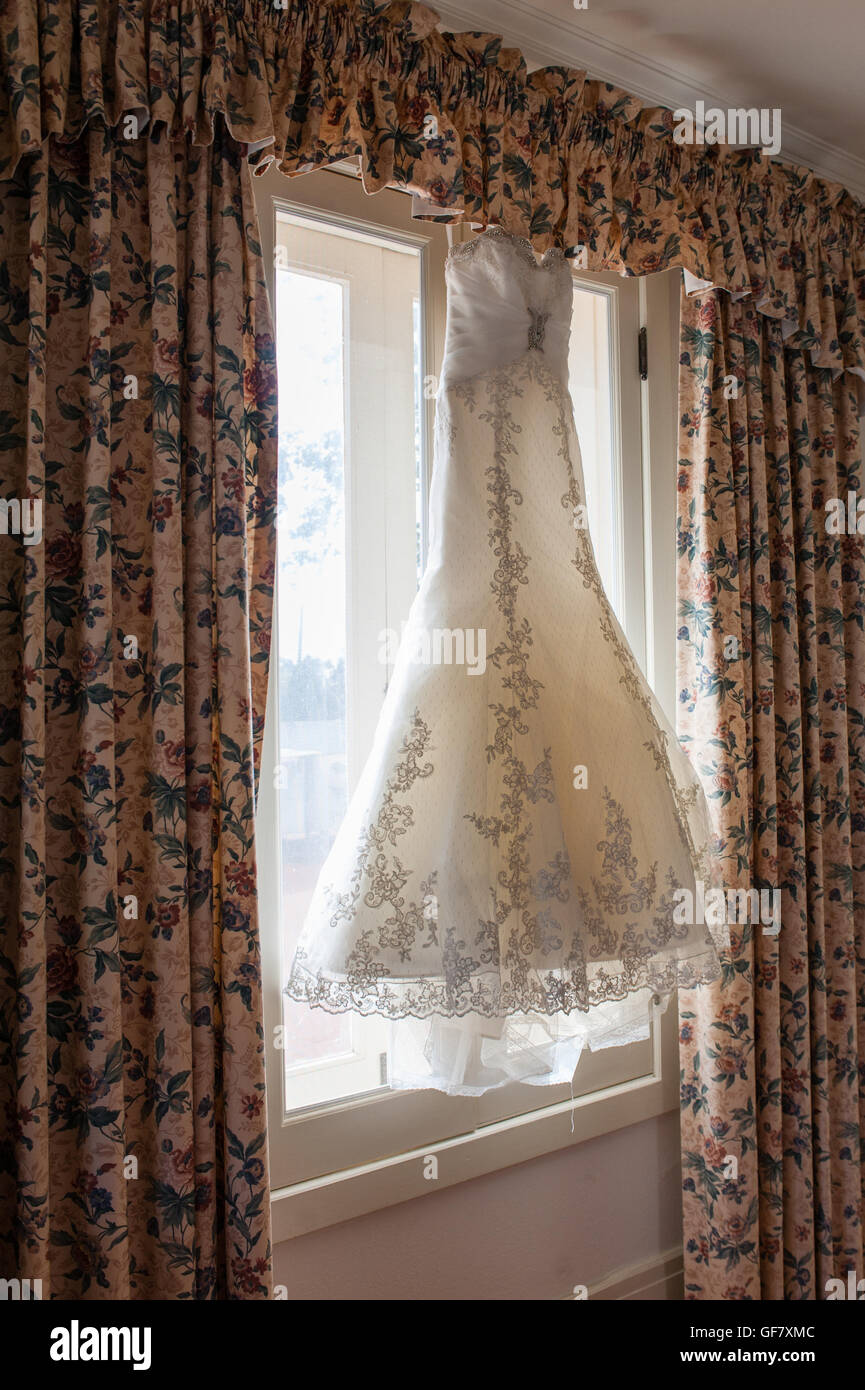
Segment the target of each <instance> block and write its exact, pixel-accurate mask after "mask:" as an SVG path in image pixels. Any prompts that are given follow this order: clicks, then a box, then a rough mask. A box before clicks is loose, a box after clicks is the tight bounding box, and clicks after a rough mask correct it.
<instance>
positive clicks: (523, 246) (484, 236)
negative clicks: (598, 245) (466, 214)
mask: <svg viewBox="0 0 865 1390" xmlns="http://www.w3.org/2000/svg"><path fill="white" fill-rule="evenodd" d="M485 241H502V242H504V243H506V244H507V245H510V246H512V247H513V248H514V250H515V251H516V252H517V254H518V255H519V256H520V258H521V259H522V260H523V261H525V263H526V265H529V266H531V267H532V269H533V270H546V269H548V268H549V267H550V266H551V265H558V264H560V263H561V262H562V261H564V260H565V253H564V251H562V250H561V249H560V248H559V247H558V246H551V247H549V248H548V249H547V250H546V251H545V252H544V253H543V255H542V256H541V258H540V260H539V259H538V257H537V256H536V255H535V251H534V247H533V246H532V243H531V242H530V241H529V239H528V237H524V236H519V235H518V234H517V233H516V232H509V231H508V230H507V228H506V227H500V226H499V225H498V223H494V224H493V225H492V226H491V227H485V228H484V230H483V231H482V232H480V233H479V234H478V235H477V236H476V237H472V239H471V241H464V242H461V243H460V244H459V245H458V246H452V247H451V249H450V250H449V251H448V254H447V259H448V261H456V260H464V259H466V258H467V257H469V256H472V255H474V253H475V252H476V250H477V248H478V247H479V246H480V245H482V244H483V243H484V242H485Z"/></svg>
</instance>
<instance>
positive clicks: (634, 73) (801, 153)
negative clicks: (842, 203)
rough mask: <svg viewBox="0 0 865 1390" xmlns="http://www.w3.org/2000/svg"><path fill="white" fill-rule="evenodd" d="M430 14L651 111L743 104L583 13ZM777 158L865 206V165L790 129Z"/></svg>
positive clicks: (510, 8) (480, 1)
mask: <svg viewBox="0 0 865 1390" xmlns="http://www.w3.org/2000/svg"><path fill="white" fill-rule="evenodd" d="M430 8H431V9H434V10H435V11H436V13H437V14H438V15H439V16H440V18H441V21H442V22H441V24H440V26H439V27H440V28H443V29H450V30H456V31H457V32H459V31H460V30H472V29H480V30H482V31H484V32H488V33H493V34H501V35H502V36H503V38H504V39H505V41H506V43H507V44H508V45H513V46H515V47H517V48H519V49H520V50H521V51H522V53H523V55H524V57H525V59H526V63H527V64H528V66H529V68H535V67H551V66H561V65H565V66H567V67H573V68H584V69H585V70H586V71H587V72H588V73H589V75H590V76H591V77H597V78H599V79H600V80H601V81H603V82H610V83H612V84H613V86H615V87H621V88H622V89H623V90H624V91H626V92H630V93H632V95H633V96H635V97H639V98H640V100H641V101H645V102H648V103H649V104H650V105H652V106H668V107H672V108H676V107H683V108H687V109H688V110H691V111H693V110H694V107H695V104H696V102H697V101H698V100H702V101H704V102H705V103H706V105H707V106H718V107H721V108H722V109H723V110H726V109H727V108H728V107H730V106H740V105H741V104H742V103H741V102H730V101H729V100H728V99H727V98H726V97H725V96H724V94H723V93H722V92H717V91H713V90H712V89H711V88H708V87H706V86H705V85H704V84H702V83H697V82H695V81H693V79H691V78H689V77H688V76H686V75H685V74H684V73H682V72H678V71H676V70H675V69H674V68H671V67H667V66H666V65H665V64H663V63H659V62H657V61H656V60H655V59H651V58H646V57H645V56H644V55H643V54H642V53H639V52H637V51H636V50H634V49H629V48H626V47H625V46H624V45H623V44H617V43H611V42H610V40H609V39H603V38H600V37H599V36H597V35H595V34H592V33H590V32H589V30H588V27H587V23H586V22H583V21H584V12H580V13H579V15H577V14H575V19H576V21H577V22H576V24H565V23H564V21H563V20H561V19H558V18H556V16H555V15H550V14H546V13H545V12H544V11H543V10H538V9H536V8H535V6H534V5H531V4H529V3H528V0H526V2H525V3H523V0H469V2H468V3H467V0H462V3H459V0H457V3H451V0H447V3H445V4H439V3H437V0H433V3H432V4H431V5H430ZM779 157H780V158H781V159H783V160H785V161H786V162H787V163H789V164H801V165H804V166H805V167H806V168H808V169H813V170H814V172H815V174H818V175H819V177H820V178H824V179H830V180H831V181H832V182H834V183H841V184H843V185H844V186H845V188H847V189H848V190H849V192H851V193H853V194H855V196H856V197H857V198H862V199H865V160H863V159H859V158H858V157H857V156H856V155H851V154H848V153H847V151H846V150H842V149H839V148H838V147H837V146H835V145H830V144H829V143H828V141H826V140H821V139H820V138H819V136H815V135H809V134H808V132H807V131H804V130H800V129H799V128H798V127H797V126H793V125H790V123H789V122H788V121H784V122H783V125H782V143H781V154H780V156H779Z"/></svg>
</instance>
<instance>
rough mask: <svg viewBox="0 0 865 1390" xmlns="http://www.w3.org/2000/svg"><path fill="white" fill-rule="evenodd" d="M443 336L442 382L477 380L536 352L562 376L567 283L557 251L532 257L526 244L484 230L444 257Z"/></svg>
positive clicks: (499, 232)
mask: <svg viewBox="0 0 865 1390" xmlns="http://www.w3.org/2000/svg"><path fill="white" fill-rule="evenodd" d="M446 275H447V294H448V306H447V332H446V336H445V353H444V362H443V365H442V384H443V386H445V387H448V386H453V385H455V383H456V382H458V381H465V380H467V379H468V378H469V377H472V376H477V375H478V373H479V372H486V371H490V370H492V369H494V368H497V367H503V366H506V365H507V364H508V363H510V362H515V361H517V359H518V358H520V357H522V356H523V355H524V354H525V353H526V352H528V351H536V352H540V353H542V354H543V356H544V361H545V364H546V366H547V367H548V368H549V369H550V371H551V372H553V373H554V374H555V375H556V376H557V377H558V378H559V380H560V381H563V382H567V379H568V339H569V337H570V326H571V304H572V300H573V279H572V277H571V271H570V267H569V266H568V263H567V261H566V260H565V257H564V255H563V253H562V252H561V251H559V250H556V249H553V250H550V251H546V252H545V253H544V255H543V257H542V258H541V260H540V261H538V260H536V259H535V253H534V251H533V250H532V247H531V243H530V242H528V241H527V240H526V239H525V238H524V237H519V236H514V235H513V233H511V232H506V231H505V230H504V228H503V227H488V228H487V229H486V231H484V232H482V233H481V234H480V236H477V237H475V238H474V240H473V241H469V242H465V243H464V244H463V245H461V246H455V247H454V248H453V249H452V250H451V252H450V254H449V255H448V260H447V267H446Z"/></svg>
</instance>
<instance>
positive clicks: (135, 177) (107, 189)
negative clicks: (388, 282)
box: [0, 34, 276, 1299]
mask: <svg viewBox="0 0 865 1390" xmlns="http://www.w3.org/2000/svg"><path fill="white" fill-rule="evenodd" d="M6 42H7V45H8V43H9V35H8V34H7V35H6ZM49 76H50V75H49ZM43 81H46V83H47V85H49V86H50V85H51V83H50V80H49V78H47V77H46V75H45V74H43ZM127 131H128V135H129V138H126V137H125V136H124V133H123V131H122V129H120V128H118V129H117V130H112V129H109V128H108V127H107V126H106V124H105V121H104V120H103V119H101V118H97V117H94V118H93V119H92V120H91V121H90V122H89V123H88V124H87V125H86V127H85V128H84V129H83V130H82V132H81V133H80V134H78V135H77V136H76V137H75V138H73V139H69V140H63V139H62V138H59V137H58V138H54V137H52V138H51V139H50V140H48V139H46V140H44V141H43V142H42V143H40V144H39V145H38V146H36V147H33V146H31V147H30V148H29V149H28V151H27V153H26V154H25V155H24V156H22V158H21V159H20V160H19V162H18V163H17V166H16V168H15V170H14V172H13V173H12V174H11V176H10V177H7V178H6V180H5V181H3V182H2V183H0V343H2V351H3V371H2V374H0V496H3V497H4V498H6V499H9V498H13V499H18V500H24V501H25V502H26V499H28V498H30V499H34V500H36V501H38V502H39V503H40V504H41V507H42V528H43V534H42V537H41V541H38V543H37V541H36V538H35V536H32V537H31V538H29V539H28V538H27V537H26V536H24V535H21V534H19V535H14V534H8V535H0V1107H2V1114H3V1122H2V1133H3V1138H2V1147H0V1251H2V1256H0V1259H2V1274H3V1275H4V1276H7V1277H10V1276H12V1277H14V1276H17V1277H25V1278H27V1277H30V1278H37V1279H42V1280H43V1297H48V1296H49V1294H50V1296H52V1297H55V1298H93V1297H98V1298H105V1297H112V1298H121V1299H126V1298H142V1299H144V1298H156V1297H159V1298H210V1297H224V1298H256V1297H266V1296H268V1293H269V1291H270V1249H269V1224H268V1223H269V1205H268V1183H267V1163H266V1142H265V1112H264V1065H263V1031H262V1024H261V999H260V974H259V949H258V937H257V924H256V898H255V854H254V839H253V810H254V802H255V766H256V760H257V757H258V750H259V744H260V738H261V732H262V723H263V714H264V707H265V685H266V680H267V658H268V646H269V636H270V612H271V595H272V581H273V549H274V508H275V462H276V459H275V448H276V433H275V367H274V350H273V342H272V337H271V326H270V318H269V309H268V304H267V299H266V293H265V284H264V276H263V273H262V265H261V260H260V254H259V250H258V243H257V235H256V216H255V208H254V203H253V200H252V196H251V185H250V179H249V171H248V169H247V167H246V162H245V155H246V151H245V149H244V148H243V146H240V145H238V143H237V142H236V141H235V140H234V139H233V138H231V137H230V136H229V135H228V134H227V133H226V132H225V130H224V128H223V126H222V124H221V123H220V124H218V125H217V127H216V129H215V130H214V132H213V136H212V140H211V143H209V144H207V145H195V144H192V143H188V142H187V140H185V139H183V138H180V139H176V140H172V139H170V138H168V137H167V135H166V133H165V131H164V129H163V130H160V129H159V128H158V127H153V126H151V127H148V128H146V129H144V130H143V131H138V133H137V136H136V134H135V133H134V128H133V127H131V126H128V127H127ZM13 521H14V517H13Z"/></svg>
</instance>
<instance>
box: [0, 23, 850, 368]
mask: <svg viewBox="0 0 865 1390" xmlns="http://www.w3.org/2000/svg"><path fill="white" fill-rule="evenodd" d="M436 22H437V16H436V14H435V12H434V11H433V10H430V9H428V8H427V7H426V6H424V5H420V4H415V3H411V0H394V3H390V4H375V3H373V2H372V0H328V3H322V0H286V8H285V9H280V8H277V7H276V5H275V3H274V0H221V3H220V2H219V0H151V3H150V4H140V3H134V0H41V3H40V4H39V5H38V6H37V7H34V6H33V5H32V3H31V0H26V3H25V2H24V0H11V3H9V4H7V6H6V8H5V10H4V13H3V16H2V17H0V26H2V39H3V43H2V61H3V63H4V68H5V71H4V74H3V77H4V81H3V91H2V93H0V103H2V108H5V109H0V132H2V133H0V176H3V175H5V176H7V177H8V176H9V174H10V173H11V172H12V171H13V170H14V168H15V166H16V164H17V162H18V160H19V159H20V157H21V156H22V155H26V154H27V153H29V152H31V151H33V150H35V149H36V148H38V146H39V145H40V144H41V142H42V141H44V140H45V139H46V138H48V137H49V136H52V135H53V136H56V137H60V138H63V139H70V138H75V137H76V136H77V135H78V134H79V133H80V131H81V129H82V127H83V126H84V125H85V124H86V123H87V122H88V121H90V120H93V119H97V118H98V119H101V120H104V121H106V122H107V123H108V124H110V125H116V124H118V122H120V121H121V120H122V118H123V117H124V115H126V114H129V113H132V114H136V115H137V117H138V120H139V124H140V125H142V126H143V125H144V122H147V123H149V126H150V128H151V129H153V128H154V127H155V126H157V125H160V124H161V125H164V126H165V127H166V128H167V129H168V130H169V131H170V132H171V133H172V134H173V135H175V136H180V135H182V134H186V135H188V136H189V137H190V138H191V139H192V140H193V142H196V143H209V141H210V140H211V139H212V133H213V127H214V122H215V120H217V119H218V118H219V117H221V118H222V119H223V120H224V121H225V123H226V125H227V127H228V129H229V130H230V132H231V133H232V134H233V135H234V136H235V138H236V139H238V140H239V141H242V142H244V143H245V144H247V145H248V146H249V148H250V157H251V159H252V162H253V163H254V164H256V165H257V166H259V167H261V166H263V165H266V164H267V163H269V162H271V161H272V160H274V159H275V160H277V161H278V163H279V166H280V168H281V169H282V170H283V171H284V172H286V173H287V174H297V173H302V172H305V171H307V170H309V169H311V168H315V167H318V166H323V165H326V164H328V163H331V162H333V161H334V160H337V159H340V158H345V157H347V156H354V155H360V156H361V160H362V165H363V174H364V183H365V186H366V188H367V189H368V190H369V191H371V192H372V191H375V190H377V189H379V188H382V187H384V186H385V185H387V184H389V183H395V184H398V185H402V186H405V187H408V188H411V189H412V190H413V191H415V192H417V193H419V194H421V195H423V197H425V198H426V199H428V200H429V201H430V202H431V203H432V204H433V205H434V207H435V209H436V210H437V212H438V213H439V215H444V216H448V215H450V216H452V217H453V219H454V220H460V219H462V218H466V219H468V220H471V221H472V222H476V223H482V224H485V223H487V222H500V223H502V224H503V225H504V226H506V227H507V228H508V229H509V230H510V231H514V232H517V233H520V234H522V235H524V236H528V237H530V238H531V240H532V241H533V242H534V244H535V245H536V246H537V248H538V249H539V250H543V249H546V248H547V247H548V246H553V245H558V246H562V247H564V248H566V249H571V248H575V247H585V255H586V263H587V265H588V266H589V267H590V268H596V269H601V268H614V269H619V270H622V271H624V272H625V273H628V274H644V273H648V272H650V271H654V270H660V269H664V268H666V267H669V266H675V265H681V266H684V267H685V268H686V269H688V270H689V271H690V272H692V274H693V275H695V276H697V277H698V278H699V279H700V280H703V281H707V282H709V283H711V284H713V285H716V286H718V287H720V288H723V289H725V290H727V291H729V292H730V293H731V294H733V295H735V296H737V297H740V296H753V298H754V299H755V301H756V304H757V307H758V308H759V309H760V310H761V311H762V312H764V313H765V314H767V315H769V316H770V317H773V318H778V319H781V320H783V321H784V324H785V332H786V333H787V334H788V335H789V338H790V339H791V340H792V341H793V343H794V345H796V346H801V347H804V348H806V349H807V350H808V351H809V352H810V354H811V357H812V359H813V361H814V363H815V365H817V366H823V367H829V368H832V369H833V370H834V371H836V372H838V371H841V370H845V369H846V370H848V371H854V372H856V373H857V374H858V375H861V376H863V377H865V207H863V205H862V203H860V202H858V201H857V200H856V199H855V198H853V197H852V196H851V195H850V194H849V193H847V191H846V190H845V189H844V188H842V187H841V186H840V185H837V184H832V183H829V182H826V181H825V180H822V179H819V178H817V177H815V175H813V174H812V173H810V172H809V171H807V170H803V169H798V168H794V167H792V166H789V165H785V164H783V163H781V162H779V161H777V160H769V159H766V158H765V157H764V156H763V155H762V153H761V152H760V151H759V150H758V151H754V150H747V151H736V150H732V149H730V148H729V147H723V146H680V145H678V144H677V143H676V142H675V141H674V139H673V115H672V112H671V111H668V110H665V109H662V108H649V107H645V106H644V105H643V104H642V103H641V102H640V101H639V100H637V99H636V98H634V97H632V96H629V95H628V94H627V93H625V92H622V91H619V90H617V89H615V88H613V87H611V86H609V85H608V84H606V83H602V82H597V81H592V80H589V79H588V78H587V76H586V74H585V73H583V72H579V71H575V70H573V69H570V68H566V67H556V68H544V69H540V70H538V71H535V72H532V73H529V72H527V70H526V65H525V62H524V60H523V58H522V56H521V55H520V53H519V52H518V51H517V50H516V49H509V48H505V47H503V46H502V42H501V39H500V38H498V37H496V36H495V35H490V34H442V33H439V32H438V31H437V30H436V28H435V25H436Z"/></svg>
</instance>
